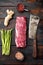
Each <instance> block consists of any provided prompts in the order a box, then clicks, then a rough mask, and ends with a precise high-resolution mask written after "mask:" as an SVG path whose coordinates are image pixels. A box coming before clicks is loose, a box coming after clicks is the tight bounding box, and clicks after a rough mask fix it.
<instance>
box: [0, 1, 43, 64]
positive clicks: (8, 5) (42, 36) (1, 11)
mask: <svg viewBox="0 0 43 65" xmlns="http://www.w3.org/2000/svg"><path fill="white" fill-rule="evenodd" d="M19 2H22V3H23V4H24V5H25V6H26V8H28V9H34V8H37V7H38V5H37V4H38V3H37V2H35V3H32V4H30V3H27V2H26V1H25V0H0V29H2V28H3V29H5V27H4V25H3V22H4V18H5V16H6V10H7V9H11V10H13V11H14V12H15V15H14V16H13V19H12V20H11V21H10V24H9V26H8V27H6V29H10V28H13V31H12V43H11V53H10V55H9V56H2V54H1V51H2V50H1V46H2V43H1V40H0V65H1V64H2V65H3V64H4V65H8V64H12V65H13V64H14V65H43V15H42V13H40V14H39V16H40V19H41V20H40V22H39V25H38V29H37V51H38V57H37V58H36V59H35V58H33V56H32V53H33V43H32V42H33V40H30V39H29V38H27V46H26V48H23V49H22V48H21V49H20V48H17V47H16V45H15V22H16V21H15V19H16V16H26V17H27V31H28V27H29V16H30V13H29V12H24V13H19V12H18V11H17V9H16V8H17V7H16V6H17V4H18V3H19ZM27 34H28V32H27ZM27 36H28V35H27ZM17 51H21V52H22V53H24V55H25V60H24V61H22V62H20V61H17V60H16V59H15V53H16V52H17Z"/></svg>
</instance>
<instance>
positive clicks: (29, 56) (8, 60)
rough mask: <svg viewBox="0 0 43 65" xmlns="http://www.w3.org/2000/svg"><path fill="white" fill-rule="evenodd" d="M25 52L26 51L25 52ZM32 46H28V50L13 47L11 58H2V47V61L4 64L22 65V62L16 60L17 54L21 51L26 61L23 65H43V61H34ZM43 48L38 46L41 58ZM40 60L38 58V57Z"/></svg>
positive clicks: (0, 58) (0, 59) (0, 56)
mask: <svg viewBox="0 0 43 65" xmlns="http://www.w3.org/2000/svg"><path fill="white" fill-rule="evenodd" d="M24 50H25V51H24ZM32 50H33V49H32V46H27V47H26V48H21V49H20V48H16V47H15V46H12V47H11V53H10V55H9V56H2V55H1V46H0V61H1V62H2V63H3V64H16V63H17V64H18V63H21V64H22V62H20V61H17V60H16V59H15V53H16V52H17V51H21V52H22V53H23V54H24V55H25V60H24V61H23V64H26V63H27V64H30V65H31V64H38V63H40V64H42V63H43V60H42V59H33V57H32ZM42 51H43V46H38V52H39V58H40V57H41V56H42V57H43V55H41V54H42V53H43V52H42ZM37 58H38V57H37Z"/></svg>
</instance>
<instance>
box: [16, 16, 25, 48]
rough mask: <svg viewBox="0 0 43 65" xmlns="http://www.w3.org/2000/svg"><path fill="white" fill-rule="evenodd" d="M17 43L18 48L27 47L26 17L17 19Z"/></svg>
mask: <svg viewBox="0 0 43 65" xmlns="http://www.w3.org/2000/svg"><path fill="white" fill-rule="evenodd" d="M15 43H16V46H17V47H25V46H26V17H16V27H15Z"/></svg>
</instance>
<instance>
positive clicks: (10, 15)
mask: <svg viewBox="0 0 43 65" xmlns="http://www.w3.org/2000/svg"><path fill="white" fill-rule="evenodd" d="M6 12H7V16H6V17H5V20H4V26H8V23H9V20H10V19H12V16H13V14H14V12H13V11H12V10H6Z"/></svg>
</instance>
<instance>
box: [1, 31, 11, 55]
mask: <svg viewBox="0 0 43 65" xmlns="http://www.w3.org/2000/svg"><path fill="white" fill-rule="evenodd" d="M11 31H12V30H0V32H1V41H2V55H9V54H10V45H11Z"/></svg>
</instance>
